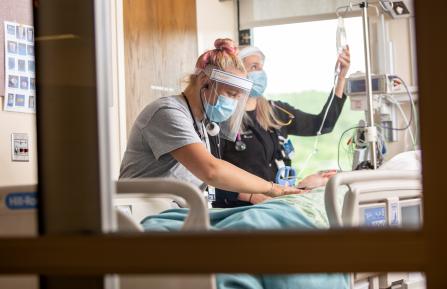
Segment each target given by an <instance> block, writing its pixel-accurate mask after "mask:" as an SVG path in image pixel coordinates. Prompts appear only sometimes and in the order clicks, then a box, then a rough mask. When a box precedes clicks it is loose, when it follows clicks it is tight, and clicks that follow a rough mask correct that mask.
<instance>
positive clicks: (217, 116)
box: [203, 95, 237, 122]
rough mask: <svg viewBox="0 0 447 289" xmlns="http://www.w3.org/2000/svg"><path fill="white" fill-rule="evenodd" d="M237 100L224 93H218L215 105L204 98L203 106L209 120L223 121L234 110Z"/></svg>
mask: <svg viewBox="0 0 447 289" xmlns="http://www.w3.org/2000/svg"><path fill="white" fill-rule="evenodd" d="M236 105H237V100H236V99H234V98H230V97H227V96H224V95H219V96H218V97H217V101H216V104H215V105H211V104H209V103H208V102H207V101H206V99H205V100H204V103H203V106H204V107H205V113H206V116H207V117H208V119H209V120H211V121H214V122H223V121H226V120H227V119H229V118H230V117H231V116H232V115H233V113H234V111H235V110H236Z"/></svg>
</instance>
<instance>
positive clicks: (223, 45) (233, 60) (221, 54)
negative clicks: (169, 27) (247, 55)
mask: <svg viewBox="0 0 447 289" xmlns="http://www.w3.org/2000/svg"><path fill="white" fill-rule="evenodd" d="M214 47H215V48H214V49H211V50H208V51H206V52H205V53H203V54H202V55H200V56H199V58H198V59H197V62H196V72H199V71H203V70H205V68H206V67H207V66H214V67H217V68H219V69H221V70H224V71H227V70H228V69H229V68H234V69H236V70H238V71H240V72H242V73H244V74H246V73H247V71H246V70H245V67H244V64H243V63H242V60H241V59H240V58H239V56H237V53H238V49H237V47H236V45H235V43H234V41H233V40H231V39H229V38H219V39H216V41H214ZM197 75H198V73H195V74H191V75H190V76H189V82H190V83H194V81H195V79H196V78H197Z"/></svg>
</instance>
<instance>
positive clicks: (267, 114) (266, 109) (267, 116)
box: [241, 96, 286, 131]
mask: <svg viewBox="0 0 447 289" xmlns="http://www.w3.org/2000/svg"><path fill="white" fill-rule="evenodd" d="M256 121H257V122H258V123H259V125H260V126H261V127H262V128H263V129H264V130H270V129H280V128H281V127H283V126H285V125H286V123H284V122H282V121H280V120H279V119H278V117H277V116H276V114H275V111H274V110H273V107H272V105H271V104H270V103H269V101H268V100H267V99H266V98H265V97H263V96H260V97H257V98H256ZM249 125H253V122H252V119H251V118H250V117H249V116H248V114H247V113H245V114H244V118H243V121H242V127H241V129H242V131H245V130H246V129H247V126H249Z"/></svg>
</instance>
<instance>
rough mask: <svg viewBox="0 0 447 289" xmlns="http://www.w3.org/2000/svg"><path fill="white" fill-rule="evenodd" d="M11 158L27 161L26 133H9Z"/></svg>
mask: <svg viewBox="0 0 447 289" xmlns="http://www.w3.org/2000/svg"><path fill="white" fill-rule="evenodd" d="M11 160H12V161H13V162H29V142H28V134H26V133H13V134H11Z"/></svg>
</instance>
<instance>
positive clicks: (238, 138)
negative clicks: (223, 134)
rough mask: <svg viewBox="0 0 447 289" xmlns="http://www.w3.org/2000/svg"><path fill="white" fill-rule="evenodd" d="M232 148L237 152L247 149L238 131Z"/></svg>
mask: <svg viewBox="0 0 447 289" xmlns="http://www.w3.org/2000/svg"><path fill="white" fill-rule="evenodd" d="M234 149H235V150H236V151H238V152H241V151H245V150H246V149H247V144H246V143H244V142H243V141H242V139H241V134H240V133H238V134H237V136H236V142H235V144H234Z"/></svg>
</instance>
